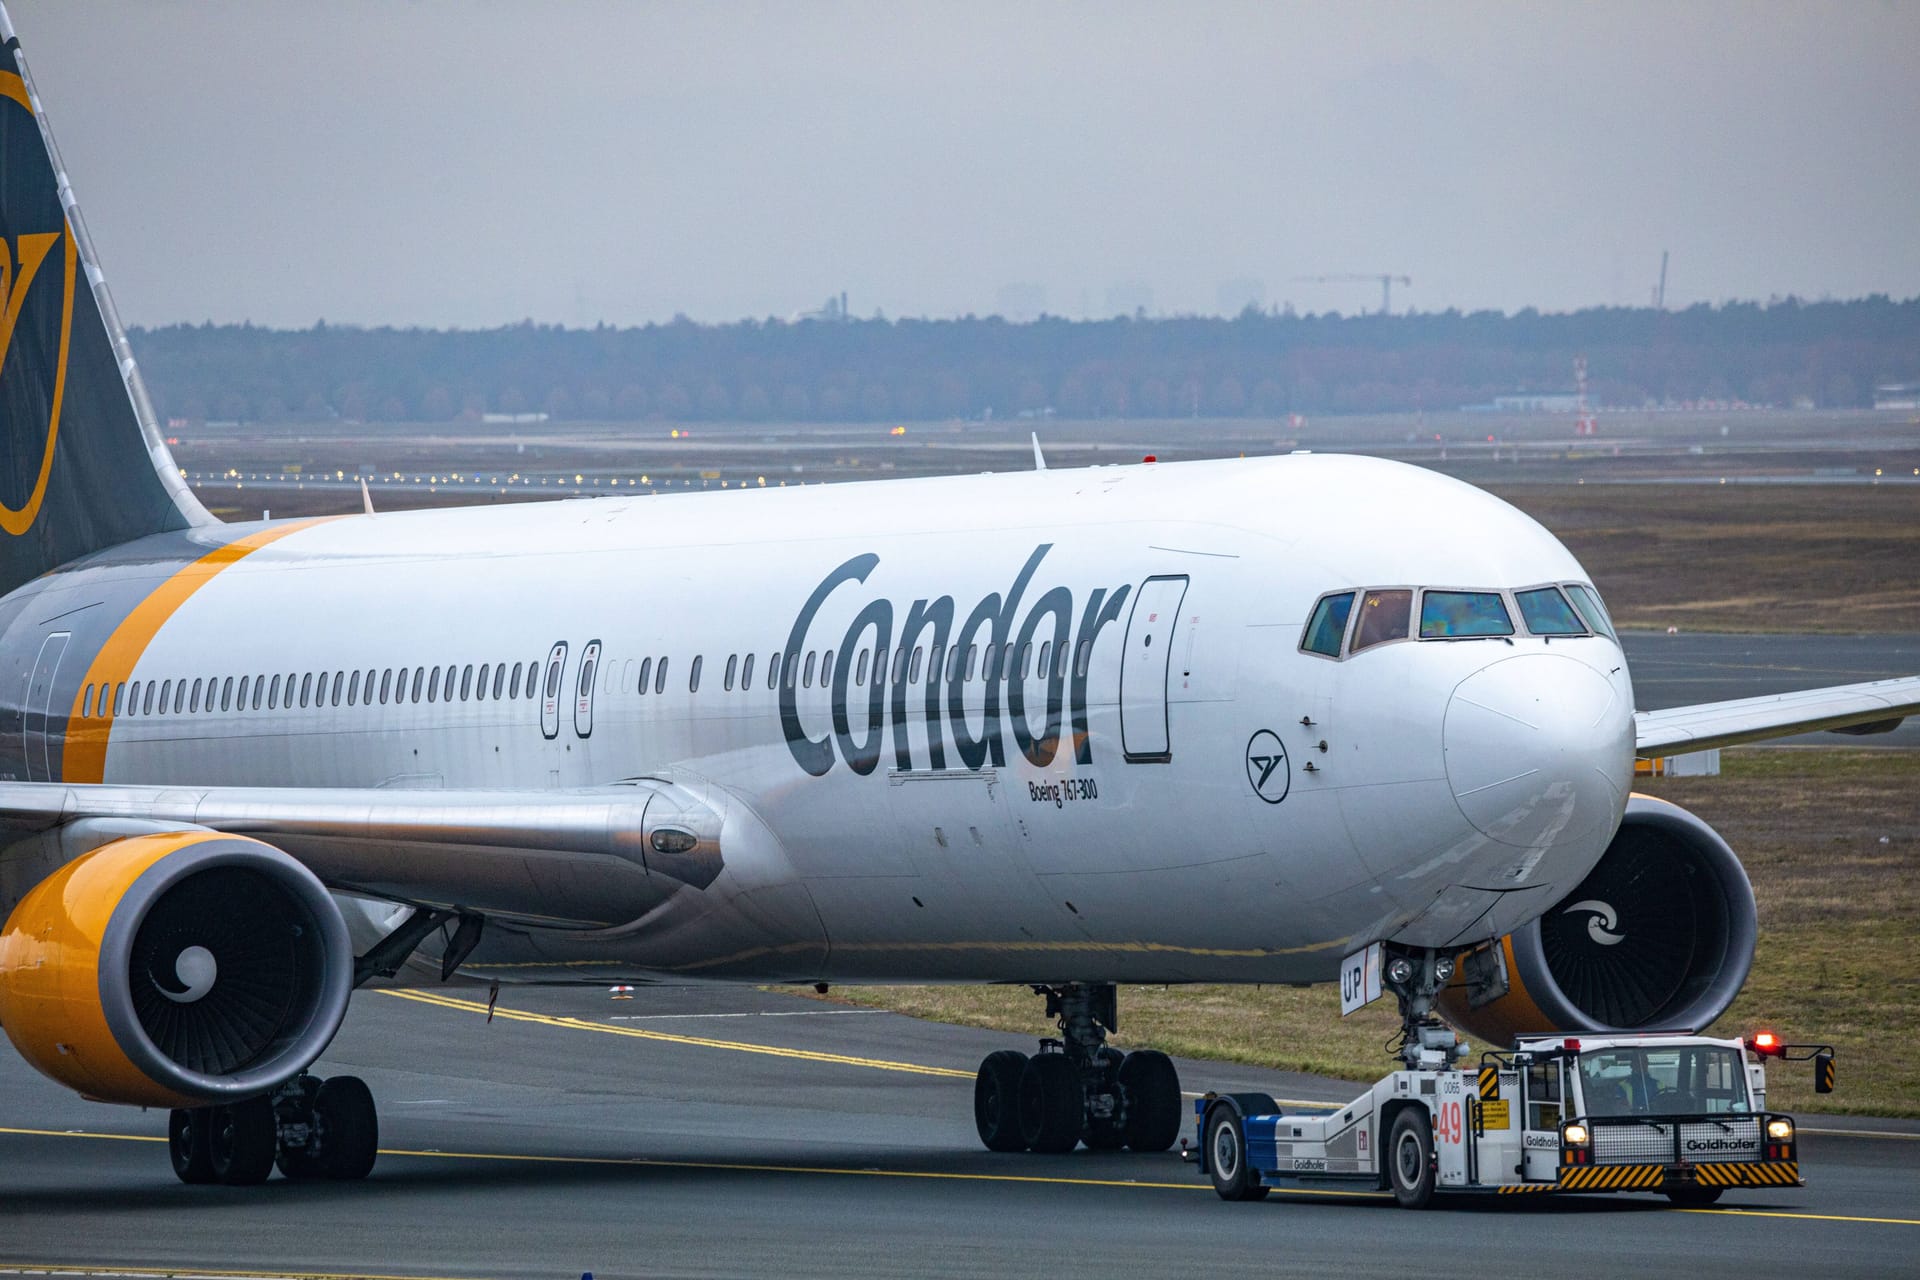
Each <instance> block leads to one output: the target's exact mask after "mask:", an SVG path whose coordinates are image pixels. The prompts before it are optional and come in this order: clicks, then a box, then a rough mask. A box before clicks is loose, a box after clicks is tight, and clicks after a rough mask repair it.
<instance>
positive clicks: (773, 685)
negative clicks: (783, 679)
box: [767, 653, 780, 689]
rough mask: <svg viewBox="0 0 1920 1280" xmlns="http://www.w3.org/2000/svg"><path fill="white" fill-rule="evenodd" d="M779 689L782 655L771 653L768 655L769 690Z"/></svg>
mask: <svg viewBox="0 0 1920 1280" xmlns="http://www.w3.org/2000/svg"><path fill="white" fill-rule="evenodd" d="M779 687H780V655H779V654H777V653H770V654H768V655H767V688H769V689H778V688H779Z"/></svg>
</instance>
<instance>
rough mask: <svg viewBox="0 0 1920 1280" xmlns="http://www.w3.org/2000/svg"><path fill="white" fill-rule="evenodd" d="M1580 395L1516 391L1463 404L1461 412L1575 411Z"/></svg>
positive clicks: (1572, 392) (1573, 393) (1567, 392)
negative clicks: (1477, 402)
mask: <svg viewBox="0 0 1920 1280" xmlns="http://www.w3.org/2000/svg"><path fill="white" fill-rule="evenodd" d="M1579 408H1580V395H1579V393H1578V392H1575V391H1516V392H1515V393H1514V394H1512V395H1510V396H1495V397H1494V398H1493V399H1492V400H1490V401H1488V402H1487V403H1486V404H1463V405H1461V406H1460V411H1461V412H1462V413H1575V412H1578V410H1579Z"/></svg>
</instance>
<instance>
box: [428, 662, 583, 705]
mask: <svg viewBox="0 0 1920 1280" xmlns="http://www.w3.org/2000/svg"><path fill="white" fill-rule="evenodd" d="M546 696H547V697H549V698H557V697H559V696H560V662H559V660H558V659H556V660H555V661H554V662H553V663H552V664H551V665H549V666H548V667H547V695H546ZM427 697H428V698H429V699H431V698H432V697H433V695H432V694H431V693H429V694H428V695H427Z"/></svg>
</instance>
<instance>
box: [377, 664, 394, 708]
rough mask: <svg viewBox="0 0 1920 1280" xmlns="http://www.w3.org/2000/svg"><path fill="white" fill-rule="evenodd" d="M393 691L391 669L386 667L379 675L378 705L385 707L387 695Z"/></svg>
mask: <svg viewBox="0 0 1920 1280" xmlns="http://www.w3.org/2000/svg"><path fill="white" fill-rule="evenodd" d="M392 691H393V668H392V667H387V668H386V669H385V670H383V671H381V673H380V705H381V706H383V707H384V706H386V705H387V695H388V694H389V693H391V692H392Z"/></svg>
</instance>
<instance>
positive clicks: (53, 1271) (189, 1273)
mask: <svg viewBox="0 0 1920 1280" xmlns="http://www.w3.org/2000/svg"><path fill="white" fill-rule="evenodd" d="M0 1276H110V1277H120V1276H126V1277H134V1276H140V1277H152V1276H161V1277H182V1278H186V1277H196V1276H218V1277H221V1280H459V1278H458V1277H454V1276H422V1275H410V1276H403V1275H385V1274H382V1273H380V1272H375V1271H282V1270H280V1269H279V1268H277V1267H275V1268H271V1269H269V1270H265V1271H230V1270H226V1269H224V1268H221V1267H179V1266H142V1265H138V1264H136V1265H134V1266H125V1265H121V1266H90V1267H86V1266H83V1267H77V1266H74V1265H73V1264H72V1263H64V1264H63V1263H57V1262H0Z"/></svg>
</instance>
